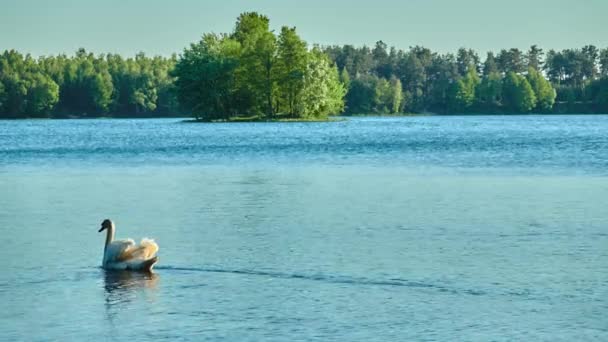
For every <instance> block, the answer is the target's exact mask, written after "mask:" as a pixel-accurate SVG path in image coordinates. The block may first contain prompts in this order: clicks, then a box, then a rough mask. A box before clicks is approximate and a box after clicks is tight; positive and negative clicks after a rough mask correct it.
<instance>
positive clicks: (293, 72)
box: [275, 26, 308, 115]
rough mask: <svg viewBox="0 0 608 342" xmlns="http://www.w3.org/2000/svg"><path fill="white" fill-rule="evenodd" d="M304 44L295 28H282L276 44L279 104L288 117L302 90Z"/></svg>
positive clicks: (304, 58)
mask: <svg viewBox="0 0 608 342" xmlns="http://www.w3.org/2000/svg"><path fill="white" fill-rule="evenodd" d="M307 56H308V50H307V48H306V42H305V41H303V40H302V39H301V38H300V37H299V36H298V34H297V33H296V29H295V27H293V28H289V27H286V26H283V28H282V29H281V34H280V35H279V39H278V44H277V62H276V69H275V70H276V79H277V83H278V87H279V91H278V93H279V97H280V102H281V103H282V104H284V105H285V110H286V111H287V113H289V114H290V115H295V113H296V108H297V103H296V101H297V100H298V99H299V95H300V92H301V91H302V89H303V88H304V74H305V73H306V59H307Z"/></svg>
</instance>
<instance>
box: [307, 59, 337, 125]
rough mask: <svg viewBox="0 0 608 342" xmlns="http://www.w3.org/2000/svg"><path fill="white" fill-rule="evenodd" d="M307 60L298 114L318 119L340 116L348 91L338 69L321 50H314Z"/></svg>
mask: <svg viewBox="0 0 608 342" xmlns="http://www.w3.org/2000/svg"><path fill="white" fill-rule="evenodd" d="M307 60H308V65H307V68H306V74H305V76H304V89H303V90H302V95H301V100H300V101H298V104H299V110H298V114H299V115H300V116H301V117H306V118H316V119H321V118H326V117H327V116H328V115H330V114H340V113H341V112H342V111H343V110H344V96H345V95H346V89H345V88H344V85H343V84H342V83H341V82H340V77H339V74H338V68H337V67H336V66H335V65H333V64H332V63H331V61H330V60H329V58H328V57H327V55H325V54H324V53H323V52H322V51H321V50H319V49H313V50H312V51H311V52H310V54H309V56H308V59H307Z"/></svg>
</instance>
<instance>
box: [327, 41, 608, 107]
mask: <svg viewBox="0 0 608 342" xmlns="http://www.w3.org/2000/svg"><path fill="white" fill-rule="evenodd" d="M324 51H325V53H327V54H328V55H329V56H330V58H331V59H332V60H333V61H335V63H336V64H337V66H338V68H339V69H340V70H341V74H340V75H341V79H342V80H343V82H345V83H346V84H348V93H347V96H346V113H347V114H359V113H378V114H385V113H400V112H408V113H421V112H432V113H442V114H448V113H488V114H491V113H529V112H536V113H600V112H603V113H606V112H608V49H604V50H601V51H600V50H599V49H598V48H596V47H595V46H592V45H587V46H585V47H583V48H582V49H566V50H563V51H554V50H550V51H548V52H547V53H546V54H545V53H544V52H543V50H542V49H540V48H539V47H538V46H536V45H534V46H532V47H530V49H529V50H528V51H526V52H523V51H521V50H519V49H515V48H513V49H509V50H501V51H500V52H499V53H498V54H497V55H495V54H494V53H493V52H488V54H487V56H486V58H485V60H484V61H483V62H482V60H481V58H480V57H479V55H478V54H477V53H476V52H475V51H473V50H470V49H465V48H461V49H459V50H458V52H457V53H456V54H451V53H447V54H439V53H436V52H432V51H431V50H429V49H427V48H424V47H420V46H416V47H412V48H410V49H409V50H408V51H403V50H397V49H396V48H394V47H392V48H390V49H389V48H388V47H387V45H386V44H385V43H383V42H382V41H379V42H377V43H376V45H375V46H374V48H373V49H370V48H368V47H365V46H364V47H360V48H357V47H354V46H352V45H344V46H329V47H325V48H324Z"/></svg>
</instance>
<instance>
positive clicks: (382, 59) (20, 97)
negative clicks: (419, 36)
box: [0, 13, 608, 120]
mask: <svg viewBox="0 0 608 342" xmlns="http://www.w3.org/2000/svg"><path fill="white" fill-rule="evenodd" d="M530 112H534V113H608V49H602V50H600V49H598V48H597V47H595V46H592V45H587V46H584V47H583V48H580V49H565V50H562V51H554V50H549V51H547V52H546V53H545V52H544V51H543V50H542V49H540V48H539V47H537V46H536V45H534V46H532V47H530V48H529V50H527V51H521V50H519V49H516V48H512V49H508V50H501V51H500V52H498V53H497V54H494V53H493V52H488V53H487V55H486V56H485V59H484V60H483V61H482V59H481V58H480V57H479V55H478V54H477V53H476V52H475V51H473V50H471V49H465V48H461V49H459V50H458V51H457V53H455V54H452V53H445V54H440V53H437V52H432V51H431V50H429V49H427V48H424V47H420V46H415V47H411V48H409V49H408V50H398V49H396V48H394V47H391V48H389V47H388V46H387V45H386V44H385V43H383V42H382V41H379V42H377V43H376V44H375V46H374V47H373V48H368V47H366V46H363V47H355V46H352V45H344V46H326V47H319V46H313V47H312V48H311V47H309V46H308V44H307V43H306V42H305V41H304V40H302V39H301V38H300V37H299V36H298V34H297V32H296V29H295V28H294V27H286V26H284V27H282V28H281V30H280V32H278V33H276V34H275V32H273V31H271V30H270V27H269V20H268V18H267V17H266V16H263V15H260V14H258V13H243V14H241V15H240V16H239V18H238V19H237V22H236V25H235V28H234V30H233V32H231V33H226V34H212V33H209V34H204V35H203V37H202V39H201V40H200V41H199V42H196V43H193V44H191V45H190V46H189V47H188V48H186V49H185V50H184V51H183V52H182V54H181V55H180V56H179V57H177V56H176V55H173V56H171V57H168V58H166V57H158V56H157V57H147V56H145V55H144V54H143V53H140V54H138V55H136V56H135V57H134V58H123V57H121V56H120V55H116V54H106V55H103V54H102V55H94V54H92V53H89V52H87V51H85V50H84V49H80V50H78V51H77V52H76V54H75V55H73V56H66V55H58V56H49V57H44V56H43V57H39V58H37V59H36V58H33V57H32V56H30V55H22V54H20V53H19V52H16V51H14V50H11V51H4V52H3V53H1V54H0V118H25V117H98V116H114V117H153V116H182V115H184V114H190V115H193V116H194V117H195V118H197V119H200V120H230V119H235V118H237V117H248V118H257V119H263V120H266V119H283V118H286V119H292V118H293V119H323V118H325V117H327V116H328V115H332V114H339V113H345V114H346V115H353V114H391V113H441V114H458V113H487V114H492V113H503V114H509V113H530Z"/></svg>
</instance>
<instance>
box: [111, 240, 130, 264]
mask: <svg viewBox="0 0 608 342" xmlns="http://www.w3.org/2000/svg"><path fill="white" fill-rule="evenodd" d="M134 246H135V241H133V239H127V240H115V241H112V242H111V243H110V244H109V245H108V246H107V247H106V253H105V255H106V258H105V259H106V262H113V261H123V260H124V259H123V256H124V255H125V253H127V252H128V251H129V250H130V249H132V248H133V247H134Z"/></svg>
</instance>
